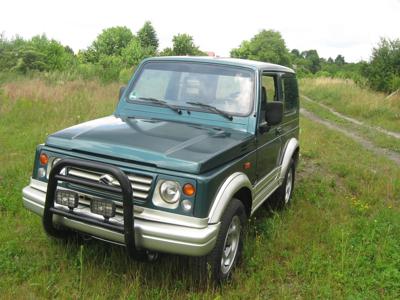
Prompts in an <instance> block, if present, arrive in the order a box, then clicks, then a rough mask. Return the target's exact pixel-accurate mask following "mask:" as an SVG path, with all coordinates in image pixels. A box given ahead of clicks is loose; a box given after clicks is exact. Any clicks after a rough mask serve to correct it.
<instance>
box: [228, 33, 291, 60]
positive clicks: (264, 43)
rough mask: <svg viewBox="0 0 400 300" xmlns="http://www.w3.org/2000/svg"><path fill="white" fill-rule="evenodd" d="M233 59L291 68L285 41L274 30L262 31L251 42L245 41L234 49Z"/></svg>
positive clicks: (232, 52)
mask: <svg viewBox="0 0 400 300" xmlns="http://www.w3.org/2000/svg"><path fill="white" fill-rule="evenodd" d="M231 57H236V58H247V59H252V60H258V61H265V62H271V63H275V64H279V65H284V66H291V62H290V55H289V50H288V49H287V48H286V44H285V41H284V39H283V38H282V36H281V34H280V33H279V32H277V31H274V30H262V31H261V32H260V33H258V34H256V35H255V36H254V37H253V38H252V39H251V40H250V41H243V42H242V44H241V45H240V46H239V48H235V49H232V51H231Z"/></svg>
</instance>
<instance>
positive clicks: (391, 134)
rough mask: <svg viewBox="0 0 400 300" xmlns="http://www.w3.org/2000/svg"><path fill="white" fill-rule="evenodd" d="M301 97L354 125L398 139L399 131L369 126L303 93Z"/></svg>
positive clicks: (399, 136)
mask: <svg viewBox="0 0 400 300" xmlns="http://www.w3.org/2000/svg"><path fill="white" fill-rule="evenodd" d="M302 97H303V98H304V100H306V101H308V102H311V103H314V104H317V105H319V106H320V107H322V108H325V109H326V110H329V112H331V113H332V114H333V115H335V116H336V117H338V118H341V119H343V120H346V121H348V122H350V123H353V124H356V125H359V126H362V127H365V128H368V129H372V130H376V131H379V132H380V133H383V134H386V135H388V136H391V137H394V138H396V139H400V133H399V132H394V131H389V130H387V129H384V128H382V127H378V126H371V125H368V124H365V123H364V122H361V121H359V120H356V119H353V118H351V117H349V116H346V115H343V114H341V113H340V112H337V111H336V110H334V109H332V108H331V107H329V106H327V105H325V104H322V103H319V102H317V101H315V100H312V99H310V98H309V97H307V96H305V95H302Z"/></svg>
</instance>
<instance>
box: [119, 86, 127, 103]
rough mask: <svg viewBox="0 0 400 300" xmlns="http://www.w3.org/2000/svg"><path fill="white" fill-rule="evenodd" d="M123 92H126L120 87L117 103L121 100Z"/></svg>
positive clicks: (124, 87) (124, 88)
mask: <svg viewBox="0 0 400 300" xmlns="http://www.w3.org/2000/svg"><path fill="white" fill-rule="evenodd" d="M125 90H126V86H121V87H120V88H119V98H118V101H119V100H121V97H122V95H123V94H124V93H125Z"/></svg>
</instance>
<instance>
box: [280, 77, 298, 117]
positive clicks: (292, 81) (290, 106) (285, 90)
mask: <svg viewBox="0 0 400 300" xmlns="http://www.w3.org/2000/svg"><path fill="white" fill-rule="evenodd" d="M282 96H283V103H284V106H285V112H291V111H295V110H297V108H298V103H299V91H298V87H297V80H296V77H294V76H293V75H285V76H283V77H282Z"/></svg>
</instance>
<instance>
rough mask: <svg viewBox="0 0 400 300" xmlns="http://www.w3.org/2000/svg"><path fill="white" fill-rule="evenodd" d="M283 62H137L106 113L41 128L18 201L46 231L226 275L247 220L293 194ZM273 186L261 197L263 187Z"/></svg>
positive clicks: (292, 131) (294, 149)
mask: <svg viewBox="0 0 400 300" xmlns="http://www.w3.org/2000/svg"><path fill="white" fill-rule="evenodd" d="M298 136H299V96H298V87H297V80H296V76H295V73H294V72H293V70H291V69H289V68H286V67H283V66H279V65H274V64H269V63H263V62H256V61H250V60H240V59H230V58H227V59H226V58H205V57H157V58H150V59H146V60H144V61H143V62H142V63H141V64H140V65H139V67H138V68H137V70H136V72H135V74H134V75H133V77H132V79H131V80H130V82H129V84H128V85H127V87H123V88H121V90H120V97H119V102H118V105H117V108H116V110H115V112H114V114H113V115H111V116H108V117H104V118H100V119H97V120H93V121H89V122H85V123H82V124H79V125H76V126H73V127H70V128H67V129H64V130H61V131H59V132H56V133H54V134H51V135H49V136H48V138H47V140H46V142H45V143H44V144H42V145H39V146H38V147H37V149H36V155H35V163H34V168H33V173H32V178H31V181H30V184H29V186H27V187H25V188H24V189H23V202H24V205H25V207H26V208H27V209H29V210H31V211H33V212H34V213H36V214H38V215H40V216H41V217H42V220H43V227H44V229H45V231H46V232H47V233H48V234H49V235H50V236H54V237H58V238H65V237H67V236H68V235H69V234H71V233H72V232H78V233H82V234H85V235H89V236H92V237H95V238H98V239H101V240H104V241H108V242H112V243H117V244H120V245H123V246H125V247H126V249H127V252H128V254H129V255H130V256H132V257H135V258H154V257H155V256H156V254H157V253H158V252H167V253H174V254H181V255H189V256H195V257H197V258H195V259H193V260H195V261H196V262H199V264H198V265H199V266H200V269H201V270H204V269H207V268H208V274H211V276H212V278H213V279H214V280H215V281H223V280H225V279H227V278H228V277H229V275H230V274H231V273H232V270H233V269H234V267H235V265H236V264H237V261H238V260H239V259H240V256H241V252H242V248H243V229H244V227H245V225H246V220H247V219H248V218H249V217H250V216H251V215H252V214H253V213H254V212H255V211H256V210H257V208H259V207H260V206H261V204H263V203H264V202H265V201H266V200H267V199H273V202H271V203H273V204H274V205H276V206H278V207H281V208H283V207H285V206H287V205H288V204H289V203H290V201H291V195H292V192H293V186H294V178H295V169H296V164H297V161H298V157H299V139H298ZM270 196H271V197H270Z"/></svg>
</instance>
